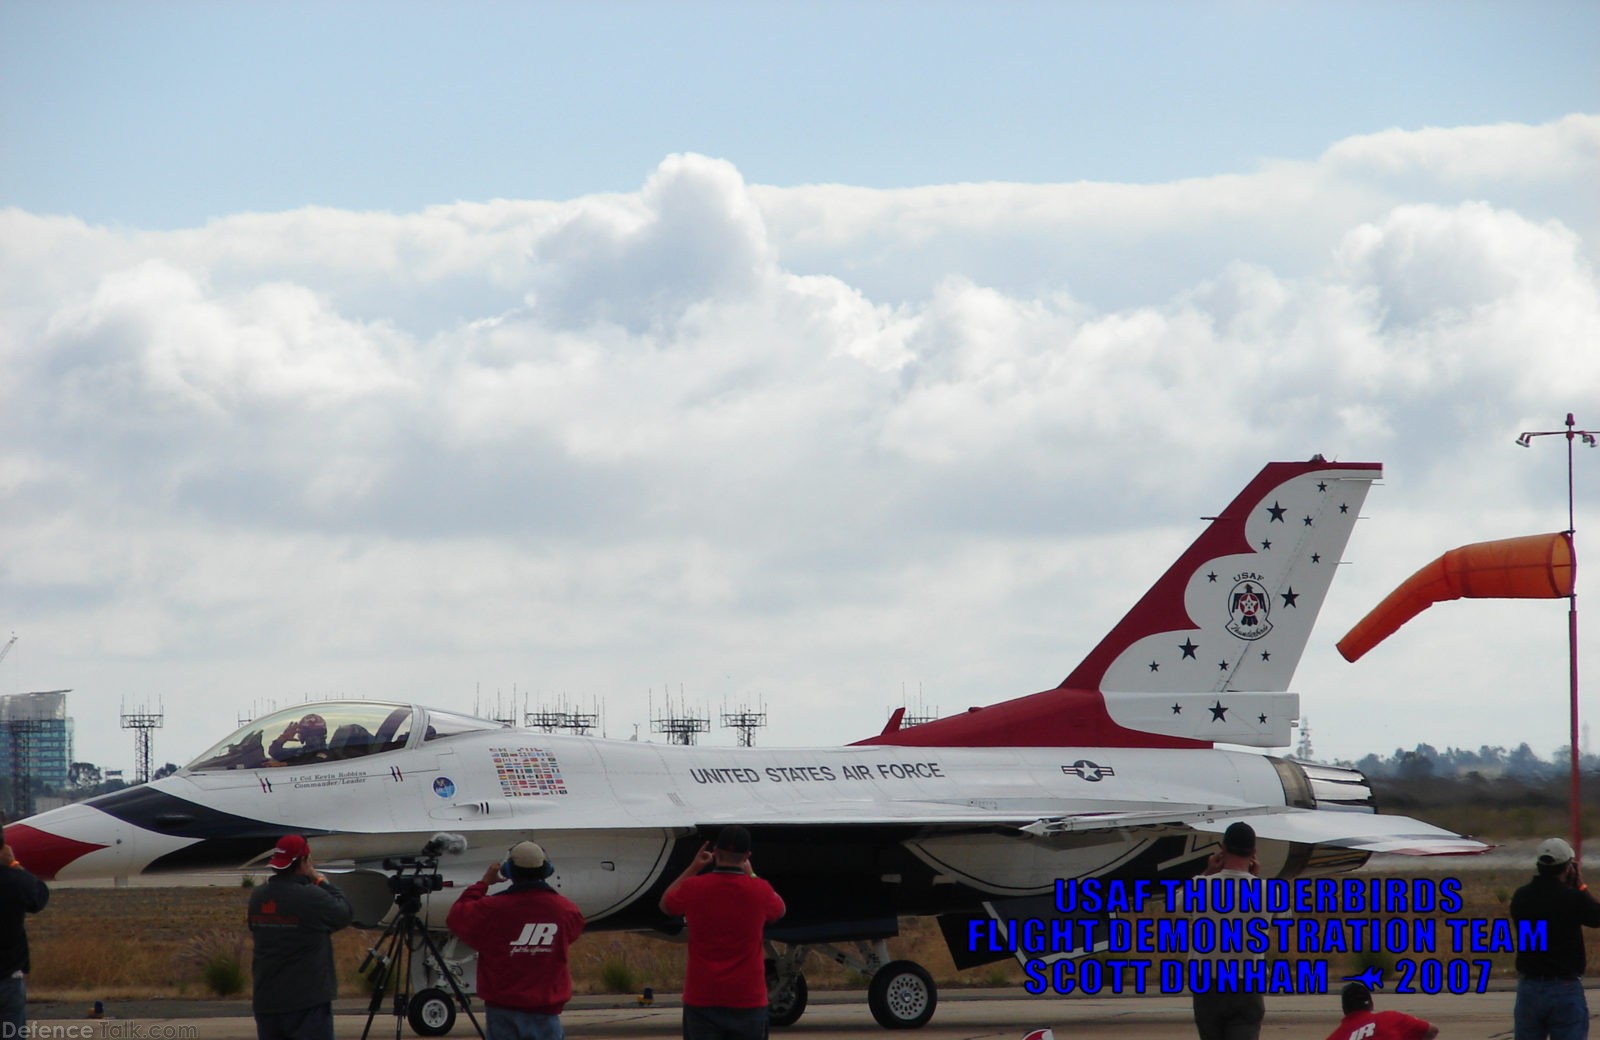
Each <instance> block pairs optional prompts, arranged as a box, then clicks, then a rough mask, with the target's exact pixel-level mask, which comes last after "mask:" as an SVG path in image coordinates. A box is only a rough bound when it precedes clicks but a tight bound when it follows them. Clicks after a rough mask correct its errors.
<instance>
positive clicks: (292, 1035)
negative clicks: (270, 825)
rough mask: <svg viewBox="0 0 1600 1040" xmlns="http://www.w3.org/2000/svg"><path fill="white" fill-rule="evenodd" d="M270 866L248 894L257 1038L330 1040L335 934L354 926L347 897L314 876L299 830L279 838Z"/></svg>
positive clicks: (336, 984)
mask: <svg viewBox="0 0 1600 1040" xmlns="http://www.w3.org/2000/svg"><path fill="white" fill-rule="evenodd" d="M271 863H272V877H271V878H269V879H267V881H266V883H265V884H262V885H258V886H257V887H256V888H255V889H254V890H253V891H252V892H251V893H250V916H249V921H250V933H251V935H252V936H253V938H254V939H255V956H254V958H253V959H252V960H251V964H250V973H251V977H252V979H253V982H254V987H255V988H254V993H253V995H252V997H251V1001H250V1009H251V1011H253V1012H254V1013H255V1017H256V1036H257V1038H258V1040H333V998H334V997H335V996H336V995H337V994H338V992H339V976H338V972H337V971H336V970H335V969H334V964H333V933H334V932H337V931H338V930H339V929H341V928H343V927H345V926H346V925H348V924H349V923H350V918H351V916H352V914H351V910H350V901H349V900H347V899H345V897H344V893H342V892H340V891H339V890H338V889H337V888H334V887H333V886H332V885H330V884H329V883H328V881H327V879H326V878H324V877H323V876H322V875H321V874H318V873H317V868H316V867H315V866H314V865H313V864H312V862H311V847H310V846H309V845H307V844H306V840H305V839H304V838H302V837H301V836H300V835H298V834H286V835H284V836H283V837H282V838H280V839H279V840H278V847H277V848H276V849H274V850H273V851H272V860H271Z"/></svg>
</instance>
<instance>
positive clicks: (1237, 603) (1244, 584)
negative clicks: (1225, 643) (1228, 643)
mask: <svg viewBox="0 0 1600 1040" xmlns="http://www.w3.org/2000/svg"><path fill="white" fill-rule="evenodd" d="M1271 608H1272V600H1271V598H1270V597H1269V596H1268V595H1267V590H1266V586H1264V585H1262V584H1261V576H1260V575H1258V574H1251V573H1249V572H1248V571H1247V572H1245V573H1244V574H1240V575H1238V576H1237V577H1235V578H1234V585H1233V591H1232V592H1230V593H1229V594H1228V626H1227V627H1228V631H1229V632H1232V633H1233V634H1234V635H1236V636H1238V637H1239V638H1240V639H1260V638H1261V637H1262V636H1264V635H1266V634H1267V633H1268V632H1271V631H1272V622H1271V621H1268V620H1267V613H1268V611H1269V610H1271Z"/></svg>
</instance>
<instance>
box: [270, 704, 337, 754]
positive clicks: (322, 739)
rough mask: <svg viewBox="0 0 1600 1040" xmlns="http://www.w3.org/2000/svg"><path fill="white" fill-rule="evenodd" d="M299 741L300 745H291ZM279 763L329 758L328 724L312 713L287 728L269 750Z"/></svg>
mask: <svg viewBox="0 0 1600 1040" xmlns="http://www.w3.org/2000/svg"><path fill="white" fill-rule="evenodd" d="M291 741H298V743H290V742H291ZM267 754H269V755H271V756H272V757H273V758H274V759H276V760H277V761H279V762H305V761H309V760H311V759H325V758H327V757H328V724H327V722H325V721H323V718H322V716H321V715H318V714H317V713H316V712H312V713H311V714H309V715H306V716H305V717H304V718H302V719H301V720H300V721H299V722H291V723H289V725H287V726H285V727H284V729H283V733H282V734H281V735H280V736H279V737H278V739H277V740H274V741H273V742H272V744H271V745H269V746H268V748H267Z"/></svg>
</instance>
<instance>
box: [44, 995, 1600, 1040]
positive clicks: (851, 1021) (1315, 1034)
mask: <svg viewBox="0 0 1600 1040" xmlns="http://www.w3.org/2000/svg"><path fill="white" fill-rule="evenodd" d="M1513 997H1514V994H1513V992H1512V991H1511V990H1510V989H1509V988H1498V989H1493V990H1490V991H1489V992H1487V993H1478V994H1466V995H1459V996H1456V995H1447V994H1440V995H1437V996H1426V995H1404V996H1391V995H1386V994H1383V993H1379V994H1377V1001H1376V1003H1377V1006H1378V1008H1379V1009H1380V1010H1381V1009H1385V1008H1390V1009H1394V1010H1396V1011H1404V1012H1406V1013H1407V1014H1411V1015H1416V1016H1418V1017H1420V1018H1425V1019H1427V1020H1428V1021H1430V1022H1432V1023H1433V1024H1434V1025H1436V1026H1438V1027H1439V1036H1440V1038H1441V1040H1509V1038H1510V1037H1511V1005H1512V1000H1513ZM1590 1003H1591V1006H1593V1004H1594V1001H1591V1002H1590ZM106 1010H107V1014H108V1016H114V1017H107V1018H103V1019H97V1020H95V1019H86V1018H84V1017H82V1016H83V1013H84V1009H83V1008H81V1007H76V1006H68V1005H65V1004H35V1005H33V1006H32V1007H31V1008H30V1011H31V1012H32V1014H31V1021H30V1022H29V1027H30V1034H31V1035H32V1036H34V1037H36V1038H37V1040H255V1023H254V1021H253V1020H252V1019H251V1018H250V1017H249V1008H248V1005H246V1004H244V1003H242V1002H237V1001H145V1002H141V1003H138V1004H129V1005H126V1006H119V1005H117V1004H115V1003H112V1004H109V1005H108V1006H107V1009H106ZM335 1010H336V1015H335V1029H336V1032H337V1035H338V1040H357V1038H359V1037H361V1036H362V1033H363V1030H364V1029H366V1027H367V1005H366V1003H365V1002H364V1001H355V1000H342V1001H340V1002H339V1003H338V1004H337V1005H336V1009H335ZM208 1012H209V1013H208ZM680 1014H681V1011H680V1006H679V1004H678V1002H677V999H676V996H670V997H666V998H663V999H661V1000H658V1001H657V1002H656V1004H655V1005H654V1006H652V1007H640V1006H638V1005H637V1004H636V1003H631V1002H619V1001H618V1000H617V998H614V997H580V998H577V999H575V1000H574V1001H573V1002H572V1003H571V1004H569V1005H568V1007H567V1011H566V1013H565V1014H564V1015H563V1016H562V1022H563V1024H564V1026H565V1028H566V1033H567V1036H569V1037H572V1038H574V1040H579V1038H590V1037H594V1038H613V1037H614V1038H627V1040H676V1038H678V1037H679V1036H681V1031H680V1024H679V1023H680ZM480 1021H481V1016H480ZM1338 1021H1339V1009H1338V997H1337V996H1287V997H1269V998H1268V999H1267V1019H1266V1022H1265V1024H1264V1025H1263V1027H1262V1030H1261V1036H1262V1037H1263V1038H1267V1040H1279V1038H1290V1037H1293V1038H1300V1040H1323V1038H1324V1037H1326V1036H1327V1035H1328V1033H1329V1032H1330V1031H1331V1030H1332V1029H1333V1027H1334V1026H1335V1025H1337V1024H1338ZM1042 1028H1049V1029H1051V1030H1052V1031H1053V1032H1054V1034H1055V1036H1056V1038H1057V1040H1113V1038H1114V1040H1128V1038H1136V1040H1178V1038H1183V1040H1189V1038H1192V1037H1194V1036H1195V1029H1194V1021H1193V1019H1192V1018H1191V1017H1190V1014H1189V998H1188V997H1186V996H1131V995H1130V996H1126V997H1076V998H1060V997H1030V996H1028V995H1026V994H1024V993H1021V992H1019V991H1016V990H1010V989H971V990H946V991H945V992H942V993H941V994H940V995H939V1008H938V1011H937V1013H936V1014H935V1015H934V1017H933V1021H932V1022H930V1023H929V1024H928V1025H927V1026H925V1027H924V1028H922V1029H920V1030H916V1031H914V1032H895V1033H891V1032H889V1031H887V1030H883V1029H880V1028H879V1027H878V1025H877V1024H876V1023H875V1022H874V1021H873V1020H872V1015H871V1013H870V1012H868V1011H867V1006H866V1001H865V999H864V995H863V994H858V993H851V992H828V993H816V994H813V995H812V1002H811V1005H810V1006H809V1007H808V1008H807V1009H806V1013H805V1015H804V1016H803V1017H802V1018H801V1019H800V1021H799V1022H797V1023H796V1024H795V1025H793V1026H790V1027H788V1028H786V1029H775V1030H773V1031H772V1035H773V1038H774V1040H782V1038H784V1037H794V1038H796V1040H802V1038H803V1040H824V1038H827V1040H867V1038H872V1040H887V1038H889V1037H892V1036H907V1037H916V1038H917V1040H934V1038H939V1040H949V1038H962V1040H991V1038H992V1040H1021V1038H1022V1037H1023V1036H1025V1035H1026V1034H1028V1033H1029V1032H1031V1031H1033V1030H1035V1029H1042ZM368 1035H369V1036H370V1037H371V1038H372V1040H384V1038H389V1037H396V1038H398V1037H405V1038H409V1037H411V1036H412V1033H411V1030H410V1028H409V1027H407V1026H404V1025H403V1024H400V1023H397V1021H396V1019H395V1018H394V1016H393V1015H389V1014H379V1015H378V1016H376V1017H375V1018H374V1019H373V1021H372V1025H371V1032H370V1034H368ZM450 1036H451V1037H454V1038H455V1040H468V1038H471V1037H472V1036H473V1031H472V1025H471V1023H470V1022H468V1021H467V1019H466V1017H465V1016H464V1015H463V1016H461V1017H460V1018H458V1019H457V1022H456V1027H455V1029H454V1031H452V1032H451V1034H450Z"/></svg>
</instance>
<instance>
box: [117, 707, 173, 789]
mask: <svg viewBox="0 0 1600 1040" xmlns="http://www.w3.org/2000/svg"><path fill="white" fill-rule="evenodd" d="M164 721H165V716H164V715H162V713H161V703H160V702H159V701H157V702H156V710H155V711H153V712H152V711H150V710H149V706H148V705H146V706H145V709H144V710H142V711H132V712H130V711H128V709H127V705H123V709H122V728H123V729H131V730H133V749H134V758H135V759H136V762H135V767H134V782H135V783H140V784H143V783H148V782H149V780H150V731H151V730H153V729H160V728H161V724H162V723H163V722H164Z"/></svg>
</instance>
